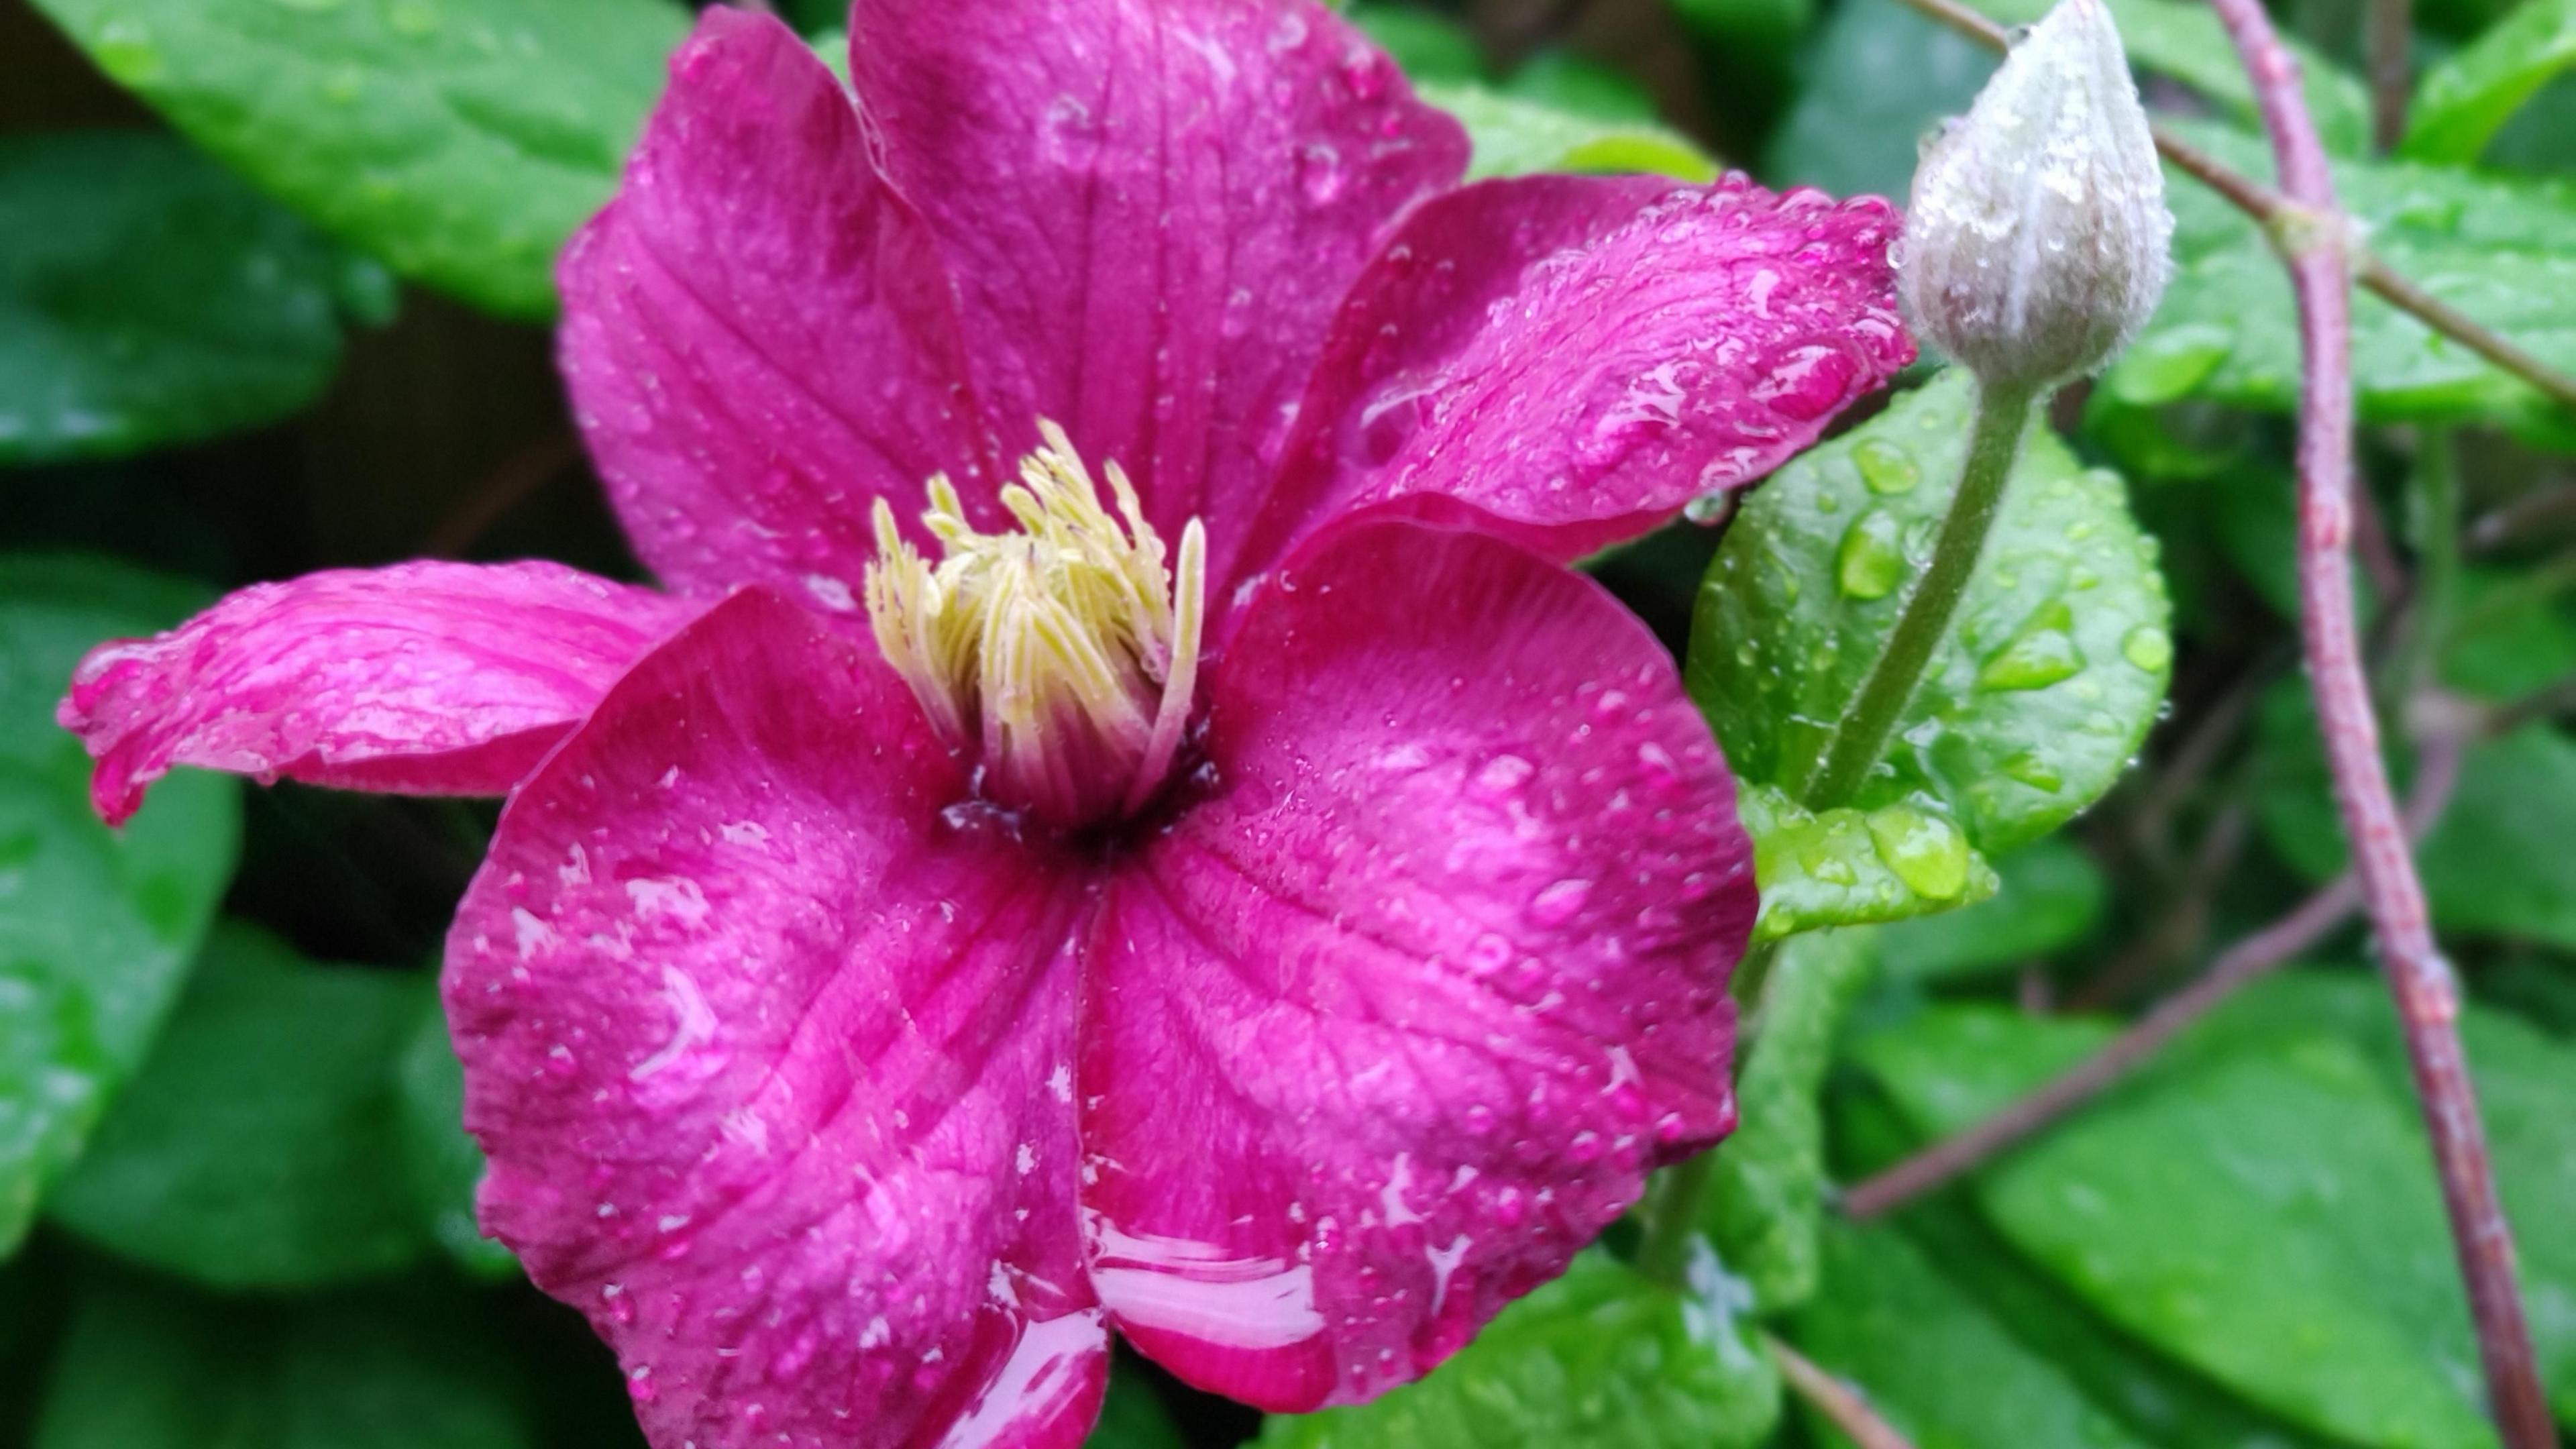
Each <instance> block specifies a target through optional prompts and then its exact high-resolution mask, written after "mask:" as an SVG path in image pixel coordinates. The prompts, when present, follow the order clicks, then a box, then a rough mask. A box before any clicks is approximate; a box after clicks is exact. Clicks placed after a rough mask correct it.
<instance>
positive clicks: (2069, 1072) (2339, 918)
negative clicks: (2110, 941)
mask: <svg viewBox="0 0 2576 1449" xmlns="http://www.w3.org/2000/svg"><path fill="white" fill-rule="evenodd" d="M2461 747H2462V746H2461V742H2460V741H2459V740H2457V739H2447V738H2446V739H2440V740H2432V741H2427V742H2426V744H2425V748H2424V753H2423V756H2422V758H2421V759H2420V760H2419V761H2418V762H2417V767H2416V771H2415V788H2414V791H2413V796H2412V798H2411V799H2409V800H2408V801H2407V814H2408V825H2409V827H2410V828H2411V829H2412V830H2413V831H2414V832H2415V833H2416V834H2418V835H2420V834H2422V833H2423V832H2424V831H2426V830H2428V829H2430V828H2431V827H2432V824H2433V822H2434V821H2435V820H2437V819H2439V818H2440V817H2441V814H2442V807H2443V806H2445V805H2447V804H2448V803H2450V798H2451V789H2452V787H2453V786H2454V785H2455V784H2457V783H2458V781H2459V775H2460V750H2461ZM2360 904H2361V882H2360V880H2359V878H2358V877H2356V876H2355V875H2354V874H2353V872H2351V871H2349V870H2347V871H2345V872H2344V873H2343V874H2341V875H2339V876H2337V877H2335V878H2334V880H2333V881H2332V882H2331V883H2329V884H2327V885H2326V886H2324V887H2323V888H2321V889H2319V890H2318V891H2317V892H2316V893H2315V894H2314V895H2311V896H2309V897H2308V898H2307V899H2306V900H2304V901H2301V902H2299V904H2298V905H2297V906H2295V907H2293V908H2292V909H2291V911H2290V913H2289V914H2288V915H2286V916H2283V917H2282V918H2281V919H2279V920H2277V921H2274V922H2273V923H2272V924H2270V925H2268V926H2265V927H2264V928H2263V929H2261V930H2259V931H2256V932H2255V933H2254V934H2252V935H2250V936H2247V937H2244V938H2243V939H2241V940H2239V941H2237V942H2236V944H2234V945H2232V946H2230V947H2228V948H2227V949H2226V950H2225V951H2222V952H2220V953H2219V956H2218V959H2217V960H2215V961H2213V962H2211V963H2210V966H2209V970H2208V971H2207V972H2205V973H2203V974H2202V976H2201V978H2200V979H2199V980H2198V981H2195V982H2193V983H2192V984H2191V985H2189V986H2186V987H2184V988H2183V989H2182V990H2180V991H2178V992H2175V993H2174V994H2173V995H2172V996H2170V997H2167V998H2166V999H2165V1000H2164V1001H2163V1002H2161V1003H2159V1004H2158V1005H2157V1007H2156V1009H2155V1010H2153V1011H2150V1012H2148V1013H2147V1014H2146V1015H2145V1016H2142V1017H2140V1018H2138V1020H2137V1021H2136V1022H2134V1023H2132V1024H2131V1025H2130V1026H2129V1028H2128V1029H2127V1030H2125V1031H2123V1032H2121V1033H2120V1034H2119V1035H2118V1036H2116V1037H2113V1038H2112V1039H2111V1040H2110V1041H2108V1042H2106V1043H2104V1044H2103V1046H2102V1047H2101V1049H2100V1050H2098V1051H2096V1052H2094V1053H2093V1054H2092V1055H2091V1056H2089V1057H2086V1058H2085V1059H2084V1060H2082V1061H2080V1062H2077V1063H2076V1064H2075V1065H2074V1066H2072V1067H2069V1068H2067V1069H2066V1070H2065V1071H2064V1072H2062V1073H2060V1074H2058V1075H2057V1076H2055V1077H2052V1078H2050V1079H2049V1080H2048V1081H2047V1082H2046V1083H2045V1084H2043V1085H2041V1086H2040V1087H2037V1088H2035V1089H2034V1090H2032V1091H2031V1092H2030V1093H2029V1094H2028V1095H2025V1096H2022V1097H2018V1098H2015V1099H2014V1100H2013V1101H2011V1102H2010V1103H2008V1104H2006V1105H2005V1106H2004V1107H2003V1108H2002V1109H2001V1110H1999V1111H1997V1112H1996V1113H1995V1114H1994V1115H1993V1116H1991V1117H1988V1118H1986V1119H1985V1120H1984V1121H1981V1122H1979V1123H1978V1124H1977V1125H1975V1126H1974V1127H1971V1128H1969V1129H1967V1130H1966V1131H1964V1132H1961V1133H1959V1134H1957V1135H1956V1136H1952V1137H1945V1138H1943V1139H1942V1140H1940V1141H1939V1142H1936V1143H1933V1144H1932V1145H1931V1146H1929V1147H1926V1148H1924V1149H1923V1150H1922V1151H1920V1152H1918V1153H1916V1154H1914V1155H1913V1156H1911V1157H1908V1158H1906V1159H1905V1160H1904V1161H1902V1162H1898V1163H1896V1164H1894V1165H1892V1166H1890V1167H1887V1168H1884V1169H1882V1170H1880V1171H1879V1172H1877V1173H1876V1174H1874V1175H1872V1176H1870V1177H1868V1178H1866V1179H1864V1180H1863V1181H1861V1182H1859V1183H1857V1184H1855V1185H1853V1187H1852V1188H1851V1189H1850V1190H1849V1191H1847V1192H1845V1193H1844V1194H1843V1214H1844V1216H1846V1217H1849V1218H1852V1219H1854V1220H1855V1221H1859V1220H1866V1219H1869V1218H1874V1217H1877V1216H1879V1215H1880V1214H1882V1213H1886V1212H1888V1211H1890V1210H1892V1209H1895V1208H1898V1207H1901V1206H1903V1205H1904V1204H1906V1203H1909V1202H1912V1201H1913V1200H1914V1199H1916V1198H1918V1197H1921V1196H1922V1195H1923V1194H1925V1193H1927V1192H1931V1191H1932V1190H1934V1189H1935V1188H1939V1187H1942V1186H1945V1185H1947V1184H1948V1183H1950V1182H1952V1181H1954V1180H1956V1179H1957V1178H1958V1177H1960V1176H1961V1175H1963V1174H1965V1173H1967V1172H1969V1171H1971V1170H1973V1169H1975V1168H1977V1167H1979V1166H1982V1165H1983V1164H1985V1163H1986V1162H1987V1161H1989V1160H1990V1159H1992V1158H1994V1157H1995V1156H1996V1155H1997V1154H1999V1153H2002V1152H2004V1151H2006V1150H2008V1149H2010V1148H2012V1147H2014V1146H2016V1145H2018V1144H2020V1143H2021V1142H2023V1141H2025V1140H2027V1139H2028V1138H2030V1137H2031V1136H2032V1135H2033V1134H2035V1133H2037V1132H2038V1131H2040V1129H2042V1128H2044V1127H2047V1126H2048V1125H2049V1124H2051V1123H2053V1122H2055V1121H2057V1120H2058V1119H2059V1118H2061V1117H2064V1116H2065V1115H2066V1114H2067V1113H2069V1112H2072V1111H2074V1110H2075V1109H2076V1108H2078V1107H2081V1106H2083V1105H2084V1104H2085V1103H2087V1102H2090V1101H2092V1100H2093V1099H2094V1098H2095V1097H2098V1096H2100V1095H2101V1094H2102V1093H2103V1092H2104V1091H2105V1090H2106V1089H2108V1088H2109V1087H2111V1086H2112V1085H2113V1084H2115V1083H2117V1082H2118V1081H2120V1080H2121V1079H2122V1078H2123V1077H2126V1076H2127V1075H2128V1074H2129V1073H2130V1072H2131V1071H2133V1070H2135V1069H2136V1068H2137V1067H2138V1066H2140V1065H2141V1064H2143V1063H2144V1062H2146V1061H2147V1060H2148V1059H2149V1058H2150V1057H2153V1056H2154V1055H2155V1054H2156V1052H2157V1051H2159V1050H2160V1049H2162V1048H2163V1046H2164V1044H2165V1043H2167V1042H2169V1041H2171V1040H2173V1039H2174V1038H2175V1037H2176V1036H2178V1035H2180V1034H2181V1033H2182V1031H2183V1030H2184V1028H2186V1027H2189V1026H2190V1025H2191V1024H2192V1023H2193V1022H2196V1021H2198V1020H2200V1019H2201V1018H2202V1017H2204V1016H2207V1015H2208V1014H2209V1013H2210V1012H2211V1010H2213V1009H2214V1008H2216V1007H2217V1005H2218V1004H2219V1003H2220V1002H2222V1001H2225V1000H2226V999H2227V998H2228V997H2230V996H2233V995H2235V994H2236V991H2237V988H2239V987H2241V986H2244V985H2245V984H2247V983H2248V982H2251V981H2255V980H2258V979H2260V978H2262V977H2264V976H2267V975H2269V974H2271V972H2272V971H2273V970H2274V969H2276V968H2278V967H2279V966H2281V965H2283V964H2284V963H2286V962H2288V961H2289V960H2290V959H2291V958H2293V957H2295V956H2297V955H2299V954H2300V953H2301V952H2303V951H2305V950H2307V949H2308V948H2309V947H2310V946H2313V945H2315V944H2316V943H2317V942H2319V941H2321V940H2323V939H2324V938H2325V936H2326V934H2327V933H2328V932H2330V931H2332V930H2334V928H2335V927H2337V926H2340V925H2342V924H2343V923H2344V922H2345V921H2346V920H2349V919H2350V918H2351V916H2352V913H2353V911H2354V909H2355V908H2356V907H2358V906H2359V905H2360Z"/></svg>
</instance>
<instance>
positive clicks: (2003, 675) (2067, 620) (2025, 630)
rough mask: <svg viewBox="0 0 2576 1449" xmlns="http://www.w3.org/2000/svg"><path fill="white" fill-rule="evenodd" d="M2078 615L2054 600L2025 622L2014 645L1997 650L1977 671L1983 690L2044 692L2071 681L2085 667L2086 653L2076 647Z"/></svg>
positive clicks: (2042, 606)
mask: <svg viewBox="0 0 2576 1449" xmlns="http://www.w3.org/2000/svg"><path fill="white" fill-rule="evenodd" d="M2074 629H2075V615H2074V612H2073V611H2072V610H2070V609H2068V608H2067V607H2066V604H2065V601H2064V600H2061V599H2051V600H2050V601H2048V602H2047V603H2045V604H2042V605H2040V606H2039V608H2038V609H2037V610H2035V611H2034V612H2033V613H2032V614H2031V616H2030V618H2029V619H2028V620H2027V621H2025V622H2024V623H2023V624H2022V626H2021V629H2020V630H2019V632H2017V633H2015V634H2014V635H2013V637H2012V640H2011V642H2009V643H2007V644H2005V645H2004V647H2003V648H2002V649H2000V650H1997V651H1996V652H1995V654H1994V655H1993V657H1991V658H1989V659H1987V660H1986V664H1985V667H1984V668H1983V669H1981V670H1979V671H1978V672H1977V685H1978V687H1979V688H1981V689H2045V688H2047V687H2048V686H2050V685H2052V684H2055V683H2057V682H2058V681H2059V680H2061V679H2069V678H2072V677H2073V676H2074V675H2075V674H2076V673H2077V672H2079V671H2081V670H2082V669H2083V668H2084V663H2085V660H2084V653H2083V651H2082V650H2080V649H2078V648H2076V647H2075V634H2074Z"/></svg>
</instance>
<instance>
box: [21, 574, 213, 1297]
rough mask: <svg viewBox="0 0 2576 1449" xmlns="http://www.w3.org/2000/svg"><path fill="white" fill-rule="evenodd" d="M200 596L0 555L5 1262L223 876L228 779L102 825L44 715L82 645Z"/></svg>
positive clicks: (179, 610) (194, 935)
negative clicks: (120, 822) (113, 826)
mask: <svg viewBox="0 0 2576 1449" xmlns="http://www.w3.org/2000/svg"><path fill="white" fill-rule="evenodd" d="M199 602H201V599H200V598H199V596H198V594H197V592H196V591H195V590H193V589H191V588H188V587H185V586H182V585H178V584H174V583H171V582H169V581H166V580H163V579H159V578H155V577H153V576H151V575H149V574H144V573H141V572H139V571H137V570H133V569H129V568H126V567H124V566H122V565H115V564H108V563H104V562H97V561H91V560H78V559H37V558H5V559H0V1257H5V1256H7V1255H8V1254H9V1253H10V1252H11V1251H13V1250H14V1249H15V1248H16V1247H17V1246H18V1243H19V1241H20V1239H22V1238H23V1237H24V1236H25V1234H26V1231H27V1225H28V1224H29V1223H30V1222H31V1221H33V1219H34V1217H35V1212H36V1204H37V1201H38V1199H39V1198H40V1197H41V1196H42V1194H43V1193H44V1191H45V1190H46V1188H47V1187H49V1186H50V1185H51V1184H52V1183H53V1181H54V1180H55V1179H56V1178H57V1177H58V1176H60V1175H61V1173H62V1172H63V1170H64V1169H65V1168H66V1167H68V1166H69V1165H70V1163H71V1162H72V1160H73V1159H74V1158H75V1157H77V1156H78V1155H79V1153H80V1151H81V1149H82V1146H83V1144H84V1143H86V1142H87V1141H88V1139H89V1135H90V1130H91V1128H92V1126H93V1125H94V1124H95V1123H96V1122H97V1120H98V1116H99V1113H100V1111H101V1110H102V1109H103V1108H104V1107H105V1106H106V1105H107V1103H108V1101H109V1100H110V1098H112V1097H113V1096H114V1095H115V1093H116V1092H117V1091H118V1090H119V1089H120V1088H121V1087H122V1086H123V1085H124V1083H125V1081H126V1078H127V1077H128V1076H130V1075H131V1074H132V1073H133V1071H134V1070H135V1068H136V1067H138V1066H140V1065H141V1064H142V1060H143V1056H144V1053H145V1051H146V1049H147V1048H148V1047H149V1045H150V1043H151V1041H152V1037H153V1034H154V1033H155V1032H157V1031H158V1030H159V1029H160V1025H161V1020H162V1017H163V1016H164V1015H165V1014H166V1013H167V1011H168V1009H169V1006H170V1003H171V1001H172V1000H173V999H175V998H176V997H177V995H178V993H179V987H180V983H181V982H182V981H183V980H184V979H185V978H186V975H187V967H188V963H189V962H190V961H191V960H193V959H194V958H195V955H196V951H197V943H198V941H199V940H200V939H201V938H202V937H203V936H204V935H205V931H206V926H207V923H208V922H209V921H211V920H212V919H213V916H214V911H215V903H216V901H217V900H218V899H219V898H220V897H221V896H222V894H223V889H224V885H225V883H226V882H227V881H229V880H230V879H231V878H232V870H233V860H234V854H235V852H236V850H237V849H238V848H239V845H240V839H241V807H240V802H239V795H238V792H237V789H236V787H235V786H234V784H233V782H231V781H230V780H225V779H220V778H217V777H215V776H211V775H199V774H193V773H192V774H186V775H182V776H181V777H179V778H175V779H171V780H167V781H164V782H163V784H162V787H161V788H160V789H158V790H156V791H154V792H153V795H152V799H151V801H150V803H148V804H146V805H145V806H144V807H143V810H142V811H141V813H139V814H137V815H136V816H135V817H134V819H133V820H132V821H130V822H128V823H127V825H126V827H125V828H124V829H123V830H122V831H111V830H109V829H108V828H107V827H106V826H104V825H102V824H100V823H99V821H98V817H97V816H96V815H95V814H93V813H92V812H91V810H90V807H89V757H88V756H87V755H86V754H84V753H83V752H82V750H81V747H80V742H79V741H77V740H75V739H74V738H72V736H71V735H69V734H68V733H66V732H65V731H63V730H62V729H61V728H60V727H59V726H57V725H56V724H55V723H54V719H53V712H54V702H55V701H56V700H57V699H59V698H61V697H62V693H63V691H64V689H65V688H66V687H67V686H68V685H69V684H70V681H71V673H72V666H73V665H74V664H75V663H76V662H78V661H79V659H80V656H81V655H82V654H83V653H85V652H87V651H88V649H89V648H90V647H91V646H92V645H95V644H98V643H101V642H103V641H105V640H108V639H111V638H115V637H118V636H120V635H132V634H143V633H149V632H151V631H152V630H153V629H156V628H160V627H162V626H164V625H168V624H172V623H175V622H177V621H178V619H179V618H180V617H181V616H183V615H185V614H186V613H187V612H188V611H189V610H190V609H191V608H193V607H194V606H195V605H196V604H197V603H199Z"/></svg>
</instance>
